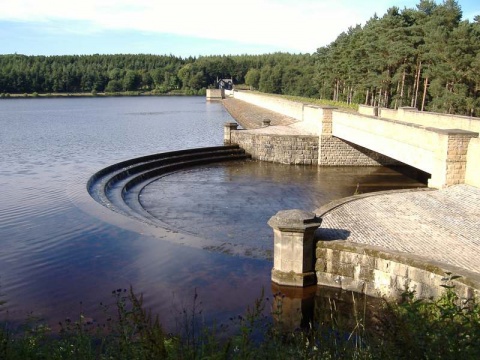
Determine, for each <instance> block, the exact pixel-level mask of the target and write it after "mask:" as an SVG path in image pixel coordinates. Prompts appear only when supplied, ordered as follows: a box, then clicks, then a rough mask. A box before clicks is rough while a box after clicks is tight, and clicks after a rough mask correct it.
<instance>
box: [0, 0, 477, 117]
mask: <svg viewBox="0 0 480 360" xmlns="http://www.w3.org/2000/svg"><path fill="white" fill-rule="evenodd" d="M462 16H463V14H462V10H461V7H460V5H459V4H458V3H457V2H456V1H454V0H445V1H443V2H442V3H440V4H437V3H436V2H435V1H431V0H421V1H420V2H419V4H418V5H417V6H416V7H415V8H413V9H408V8H404V9H403V10H400V9H399V8H398V7H392V8H390V9H389V10H388V11H387V12H386V13H385V14H384V15H383V16H382V17H378V16H377V15H373V16H372V17H371V18H370V19H369V20H368V21H367V22H366V24H365V25H363V26H361V25H356V26H354V27H350V28H349V29H348V30H347V31H345V32H343V33H341V34H340V35H339V36H338V37H337V39H336V40H335V41H333V42H332V43H331V44H329V45H327V46H324V47H321V48H319V49H318V50H317V51H316V52H315V53H313V54H289V53H273V54H265V55H228V56H227V55H222V56H200V57H189V58H181V57H176V56H173V55H145V54H138V55H126V54H118V55H99V54H96V55H68V56H67V55H65V56H25V55H18V54H12V55H0V93H3V94H5V93H33V92H37V93H77V92H110V93H115V92H122V91H149V92H153V93H158V94H163V93H170V92H175V91H178V90H181V91H183V92H184V93H187V94H196V93H202V90H203V91H204V89H205V88H207V87H211V86H215V85H216V82H217V80H218V79H223V78H231V79H233V81H234V84H246V85H247V86H249V87H250V88H251V89H255V90H259V91H262V92H267V93H274V94H284V95H294V96H303V97H312V98H321V99H328V100H334V101H343V102H347V103H357V104H367V105H372V106H383V107H390V108H398V107H401V106H412V107H417V108H418V109H420V110H429V111H436V112H445V113H456V114H464V115H474V116H480V99H479V95H480V17H479V16H477V17H476V18H475V19H474V21H472V22H470V21H469V20H462Z"/></svg>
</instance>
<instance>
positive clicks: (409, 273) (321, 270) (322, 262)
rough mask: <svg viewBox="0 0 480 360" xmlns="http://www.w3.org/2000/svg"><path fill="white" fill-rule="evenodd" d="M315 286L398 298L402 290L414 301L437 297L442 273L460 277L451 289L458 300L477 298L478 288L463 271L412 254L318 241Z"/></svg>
mask: <svg viewBox="0 0 480 360" xmlns="http://www.w3.org/2000/svg"><path fill="white" fill-rule="evenodd" d="M316 258H317V260H316V265H315V271H316V275H317V284H318V285H324V286H331V287H337V288H342V289H345V290H350V291H355V292H360V293H365V294H367V295H370V296H376V297H380V296H385V297H390V298H399V297H400V296H401V294H402V293H403V292H404V291H405V290H410V291H415V296H416V297H417V298H422V299H428V298H430V297H434V298H436V297H438V296H439V295H440V294H441V292H442V291H443V288H442V287H441V285H442V284H445V280H444V279H445V273H447V272H450V273H453V274H456V275H461V277H460V278H459V279H456V280H453V281H452V282H453V285H455V289H456V291H457V292H458V294H459V295H460V296H461V297H465V298H472V297H474V296H475V297H476V296H478V295H479V294H478V290H477V289H479V288H480V284H479V283H478V282H476V280H475V279H474V277H473V276H470V274H467V273H466V272H465V271H463V270H462V269H458V268H453V267H449V266H445V265H440V264H434V263H428V262H426V261H425V259H422V258H420V257H416V256H415V255H412V254H408V255H407V254H401V253H396V252H392V251H388V252H387V251H384V250H382V249H377V248H373V247H369V246H365V245H361V244H354V243H348V242H345V241H319V242H318V243H317V249H316Z"/></svg>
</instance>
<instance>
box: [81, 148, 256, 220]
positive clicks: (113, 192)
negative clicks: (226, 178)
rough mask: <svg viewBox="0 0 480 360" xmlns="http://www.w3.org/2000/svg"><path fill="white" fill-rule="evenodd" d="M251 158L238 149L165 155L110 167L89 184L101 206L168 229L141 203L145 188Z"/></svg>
mask: <svg viewBox="0 0 480 360" xmlns="http://www.w3.org/2000/svg"><path fill="white" fill-rule="evenodd" d="M247 158H249V156H248V155H247V154H246V153H245V151H244V150H242V149H240V148H239V147H238V146H236V145H231V146H217V147H206V148H197V149H188V150H180V151H172V152H165V153H160V154H154V155H148V156H143V157H139V158H135V159H130V160H127V161H123V162H120V163H117V164H114V165H111V166H108V167H106V168H104V169H102V170H100V171H98V172H97V173H95V174H94V175H93V176H92V177H91V178H90V179H89V181H88V183H87V190H88V192H89V194H90V196H91V197H92V198H93V199H95V200H96V201H97V202H98V203H100V204H101V205H103V206H105V207H107V208H109V209H111V210H113V211H115V212H118V213H120V214H123V215H126V216H129V217H132V218H135V219H137V220H140V221H142V222H147V223H149V224H152V225H156V226H161V227H164V228H168V225H167V224H165V223H163V222H162V221H161V220H160V219H157V218H155V217H154V216H152V215H151V214H150V213H149V212H148V211H146V210H145V209H144V208H143V206H142V205H141V203H140V201H139V194H140V192H141V191H142V189H143V188H145V186H147V185H148V184H150V183H151V182H153V181H155V180H157V179H158V178H160V177H162V176H164V175H166V174H169V173H172V172H176V171H179V170H184V169H186V168H190V167H194V166H200V165H206V164H211V163H217V162H225V161H236V160H245V159H247Z"/></svg>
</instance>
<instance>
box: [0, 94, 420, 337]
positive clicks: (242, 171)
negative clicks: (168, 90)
mask: <svg viewBox="0 0 480 360" xmlns="http://www.w3.org/2000/svg"><path fill="white" fill-rule="evenodd" d="M231 120H232V119H231V118H230V116H229V115H228V113H227V112H226V111H225V110H224V109H223V107H222V105H221V104H220V103H207V102H205V99H204V98H201V97H148V98H142V97H131V98H130V97H126V98H81V99H73V98H66V99H9V100H2V101H0V150H1V151H0V189H1V195H0V295H1V298H0V300H6V301H7V303H6V306H5V308H6V309H7V310H8V318H9V319H11V320H22V319H25V318H26V317H27V314H28V313H29V312H33V313H34V314H35V315H38V316H41V317H44V318H46V319H48V320H49V321H50V322H52V323H56V322H57V321H58V320H62V319H64V318H65V317H72V316H75V315H76V314H78V313H79V312H80V311H82V312H83V313H85V315H86V316H88V317H92V318H94V319H97V318H99V317H100V316H101V314H100V307H99V303H100V302H108V301H109V300H110V293H111V291H112V290H114V289H118V288H128V287H129V286H130V285H132V286H133V287H134V289H135V290H136V291H137V292H143V293H144V296H145V304H146V305H147V306H148V307H151V308H152V309H153V311H154V312H156V313H159V314H160V317H161V319H162V322H163V323H164V324H165V325H166V326H167V328H168V327H169V328H172V327H173V326H174V324H175V320H176V315H177V314H179V313H180V312H181V310H182V309H184V308H188V307H190V306H191V303H192V301H193V296H194V293H195V289H196V291H197V293H198V295H199V298H200V299H201V301H202V306H203V310H204V311H203V314H205V317H206V318H209V319H212V318H215V319H217V320H220V321H222V319H228V318H229V317H230V316H232V314H233V315H235V314H239V313H242V312H243V311H244V310H245V308H246V306H247V305H250V304H252V303H253V302H254V300H255V299H256V298H257V297H258V296H259V295H260V293H261V291H262V288H264V289H265V291H266V294H267V296H268V295H269V294H270V295H271V293H272V288H271V283H270V271H271V267H272V261H271V259H270V257H271V250H272V234H271V229H270V228H269V227H268V225H267V224H266V222H267V220H268V219H269V218H270V217H271V216H272V215H274V214H275V213H276V212H277V211H278V210H283V209H290V208H302V209H305V210H313V209H315V208H317V207H319V206H320V205H323V204H324V203H326V202H328V201H330V200H333V199H336V198H339V197H344V196H350V195H352V194H353V193H354V192H355V189H356V187H357V184H359V185H360V191H362V192H367V191H375V190H386V189H392V188H404V187H416V186H422V184H420V183H418V182H417V181H415V180H412V179H411V178H409V177H407V176H404V175H402V174H400V173H399V172H397V171H395V170H391V169H387V168H356V169H355V168H342V167H339V168H316V167H299V166H287V165H278V164H269V163H261V162H254V161H248V162H239V163H230V164H224V165H218V164H217V165H211V166H207V167H202V168H192V169H189V170H187V171H182V172H178V173H175V174H171V175H169V176H165V177H163V178H161V179H159V180H158V181H155V182H153V183H151V184H150V185H149V186H147V187H146V188H145V189H144V191H143V192H142V197H141V199H142V203H143V205H144V206H145V207H146V208H147V209H148V210H149V211H150V212H151V213H152V214H155V216H156V217H158V218H161V219H162V221H165V222H166V223H168V224H169V226H170V227H171V230H170V231H160V230H159V229H154V228H152V227H149V226H148V225H145V224H142V223H141V222H138V221H135V220H133V219H129V218H127V217H124V216H123V215H120V214H116V213H113V212H110V211H109V210H108V209H106V208H104V207H102V206H101V205H99V204H97V203H96V202H95V201H94V200H93V199H91V198H90V197H89V195H88V193H87V190H86V182H87V180H88V178H89V177H90V176H91V175H92V174H93V173H95V172H96V171H98V170H99V169H101V168H103V167H106V166H108V165H110V164H113V163H116V162H119V161H123V160H126V159H129V158H133V157H138V156H143V155H148V154H152V153H158V152H164V151H169V150H178V149H186V148H194V147H201V146H213V145H221V144H222V136H223V128H222V126H223V123H224V122H227V121H231ZM183 233H192V234H195V235H197V236H200V237H204V238H208V239H211V241H212V243H214V244H216V245H215V246H211V247H209V249H207V250H206V249H201V248H199V247H195V246H190V245H191V244H188V243H185V244H182V241H181V237H182V234H183ZM172 239H175V240H176V241H170V240H172ZM179 239H180V241H178V240H179ZM238 248H241V249H242V251H235V249H238ZM232 254H236V255H232ZM3 314H5V311H4V312H2V313H0V318H1V316H2V315H3Z"/></svg>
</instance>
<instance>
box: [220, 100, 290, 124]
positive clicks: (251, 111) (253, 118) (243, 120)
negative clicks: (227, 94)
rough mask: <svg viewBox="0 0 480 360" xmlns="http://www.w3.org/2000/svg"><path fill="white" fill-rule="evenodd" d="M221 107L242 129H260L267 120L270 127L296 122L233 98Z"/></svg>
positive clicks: (224, 101) (224, 102)
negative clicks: (223, 107)
mask: <svg viewBox="0 0 480 360" xmlns="http://www.w3.org/2000/svg"><path fill="white" fill-rule="evenodd" d="M223 106H225V109H227V111H228V112H229V113H230V115H232V117H233V118H234V119H235V120H236V121H237V122H238V123H239V124H240V125H241V126H242V127H243V128H244V129H258V128H261V127H262V122H263V120H265V119H269V120H270V121H271V123H270V124H271V125H272V126H288V125H292V124H294V123H297V122H298V120H295V119H294V118H291V117H289V116H286V115H282V114H280V113H277V112H274V111H271V110H267V109H264V108H262V107H260V106H255V105H252V104H249V103H247V102H245V101H242V100H238V99H234V98H227V99H225V100H223Z"/></svg>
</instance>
